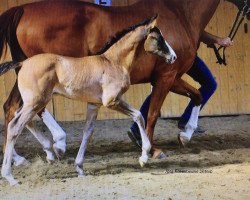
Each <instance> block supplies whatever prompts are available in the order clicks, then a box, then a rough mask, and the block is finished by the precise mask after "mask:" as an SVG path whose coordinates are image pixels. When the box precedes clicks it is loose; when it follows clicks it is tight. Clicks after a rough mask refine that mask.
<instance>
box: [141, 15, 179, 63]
mask: <svg viewBox="0 0 250 200" xmlns="http://www.w3.org/2000/svg"><path fill="white" fill-rule="evenodd" d="M156 20H157V18H155V19H154V20H153V21H152V22H151V23H150V24H149V25H150V27H149V30H148V34H147V38H146V40H145V43H144V49H145V51H147V52H149V53H153V54H155V55H157V56H160V57H162V58H163V59H165V60H166V62H167V63H168V64H172V63H173V62H174V61H175V60H176V58H177V56H176V54H175V52H174V50H173V49H172V47H171V46H170V45H169V44H168V43H167V42H166V40H165V39H164V37H163V36H162V33H161V31H160V29H159V28H158V27H156V26H155V24H156Z"/></svg>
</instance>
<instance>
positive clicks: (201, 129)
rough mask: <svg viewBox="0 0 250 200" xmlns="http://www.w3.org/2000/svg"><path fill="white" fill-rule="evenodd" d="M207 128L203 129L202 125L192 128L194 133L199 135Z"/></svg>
mask: <svg viewBox="0 0 250 200" xmlns="http://www.w3.org/2000/svg"><path fill="white" fill-rule="evenodd" d="M206 131H207V130H206V129H204V128H203V127H202V126H199V125H198V126H197V128H196V129H195V130H194V133H196V134H197V135H200V134H202V133H205V132H206Z"/></svg>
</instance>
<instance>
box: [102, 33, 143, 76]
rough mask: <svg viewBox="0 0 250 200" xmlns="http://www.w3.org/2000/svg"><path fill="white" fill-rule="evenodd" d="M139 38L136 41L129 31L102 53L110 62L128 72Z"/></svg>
mask: <svg viewBox="0 0 250 200" xmlns="http://www.w3.org/2000/svg"><path fill="white" fill-rule="evenodd" d="M140 41H141V40H138V41H136V40H135V38H134V37H132V36H131V33H129V34H128V35H125V36H124V37H123V38H121V39H120V40H119V41H118V42H116V43H115V44H114V45H112V46H111V47H110V48H109V49H108V50H107V51H106V52H105V53H104V54H103V55H104V56H105V57H106V58H107V59H108V60H109V61H110V62H112V63H114V64H115V65H117V66H121V67H124V68H126V69H127V71H128V72H130V71H131V70H132V69H131V66H132V62H133V60H134V57H135V53H136V49H137V47H138V45H139V43H140Z"/></svg>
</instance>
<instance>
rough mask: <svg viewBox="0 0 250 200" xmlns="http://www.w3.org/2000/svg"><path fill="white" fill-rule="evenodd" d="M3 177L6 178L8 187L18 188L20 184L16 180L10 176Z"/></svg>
mask: <svg viewBox="0 0 250 200" xmlns="http://www.w3.org/2000/svg"><path fill="white" fill-rule="evenodd" d="M3 177H4V178H6V180H7V181H8V182H9V184H10V186H18V185H20V183H21V182H19V181H18V180H16V179H15V178H14V177H13V176H12V175H10V176H3Z"/></svg>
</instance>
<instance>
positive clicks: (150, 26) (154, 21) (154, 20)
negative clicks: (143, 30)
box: [147, 14, 158, 29]
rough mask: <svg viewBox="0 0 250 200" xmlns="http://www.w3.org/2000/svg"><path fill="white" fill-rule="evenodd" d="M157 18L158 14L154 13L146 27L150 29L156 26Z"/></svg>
mask: <svg viewBox="0 0 250 200" xmlns="http://www.w3.org/2000/svg"><path fill="white" fill-rule="evenodd" d="M157 19H158V14H156V15H155V16H154V17H152V18H151V19H150V21H149V23H148V26H147V28H148V29H152V28H154V27H155V26H156V23H157Z"/></svg>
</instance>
